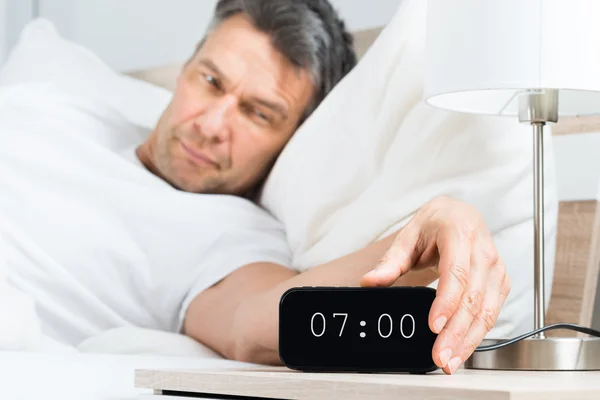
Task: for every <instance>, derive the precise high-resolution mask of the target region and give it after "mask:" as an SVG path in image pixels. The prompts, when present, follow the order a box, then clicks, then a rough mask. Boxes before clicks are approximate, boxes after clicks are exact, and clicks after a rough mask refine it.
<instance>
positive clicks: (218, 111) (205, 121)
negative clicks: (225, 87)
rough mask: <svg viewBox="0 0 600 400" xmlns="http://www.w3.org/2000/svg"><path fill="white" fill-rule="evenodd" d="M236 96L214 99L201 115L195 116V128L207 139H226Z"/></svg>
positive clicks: (221, 140)
mask: <svg viewBox="0 0 600 400" xmlns="http://www.w3.org/2000/svg"><path fill="white" fill-rule="evenodd" d="M236 103H237V101H236V98H235V97H234V96H232V95H226V96H222V97H221V98H219V99H216V100H214V101H213V102H211V104H210V105H209V106H208V108H207V109H206V110H205V112H203V113H202V114H201V115H199V116H198V118H196V128H197V129H198V130H199V131H200V132H201V133H202V134H203V135H204V136H205V137H206V138H208V139H212V140H215V141H219V142H223V141H226V140H228V138H229V134H230V123H231V115H232V111H233V109H234V108H235V107H236Z"/></svg>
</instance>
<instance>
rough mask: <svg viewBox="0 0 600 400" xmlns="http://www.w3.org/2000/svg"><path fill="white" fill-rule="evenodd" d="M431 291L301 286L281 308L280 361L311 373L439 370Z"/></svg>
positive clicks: (287, 296)
mask: <svg viewBox="0 0 600 400" xmlns="http://www.w3.org/2000/svg"><path fill="white" fill-rule="evenodd" d="M435 296H436V290H435V289H431V288H427V287H389V288H351V287H299V288H292V289H289V290H288V291H286V292H285V293H284V294H283V296H282V297H281V302H280V304H279V357H280V359H281V361H282V362H283V364H284V365H286V366H287V367H288V368H290V369H294V370H299V371H310V372H344V371H345V372H408V373H427V372H432V371H434V370H436V369H437V368H438V367H437V366H436V365H435V363H434V361H433V357H432V350H433V344H434V342H435V340H436V338H437V334H435V333H433V332H432V331H431V329H430V328H429V324H428V318H429V311H430V309H431V305H432V303H433V300H434V299H435Z"/></svg>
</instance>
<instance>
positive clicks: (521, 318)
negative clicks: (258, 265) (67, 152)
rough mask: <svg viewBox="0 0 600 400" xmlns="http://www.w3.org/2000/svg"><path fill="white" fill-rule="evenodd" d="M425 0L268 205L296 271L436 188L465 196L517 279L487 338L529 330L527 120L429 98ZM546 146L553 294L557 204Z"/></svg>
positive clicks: (413, 206) (375, 235) (285, 170)
mask: <svg viewBox="0 0 600 400" xmlns="http://www.w3.org/2000/svg"><path fill="white" fill-rule="evenodd" d="M426 7H427V2H426V1H423V0H405V1H403V2H402V3H401V5H400V7H399V8H398V11H397V13H396V15H395V16H394V18H393V20H392V22H391V23H390V24H389V26H387V27H386V29H384V31H383V32H382V33H381V35H380V36H379V38H378V39H377V41H376V42H375V43H374V44H373V46H372V47H371V49H370V50H369V51H368V52H367V53H366V55H365V56H364V58H363V59H362V60H361V61H360V63H359V65H358V66H357V67H356V68H355V69H354V70H353V71H352V72H351V73H350V74H349V75H348V76H347V77H346V78H345V79H344V80H343V81H342V82H341V83H340V84H339V85H338V86H337V87H336V88H335V89H334V91H333V92H332V93H331V94H330V95H329V96H328V97H327V99H326V100H325V101H324V102H323V103H322V105H321V106H320V107H319V108H318V109H317V110H316V112H315V113H314V114H313V115H312V116H311V117H310V118H309V119H308V121H306V122H305V124H304V125H303V126H302V127H301V128H300V129H299V131H298V132H297V133H296V135H295V136H294V137H293V139H292V141H291V142H290V144H289V145H288V146H287V147H286V149H285V150H284V152H283V153H282V154H281V156H280V157H279V159H278V161H277V163H276V165H275V167H274V169H273V171H272V173H271V174H270V176H269V179H268V180H267V182H266V184H265V187H264V189H263V193H262V197H261V204H263V205H264V206H265V207H266V208H267V209H268V210H270V211H271V212H272V213H273V214H274V215H275V216H276V217H277V218H278V219H280V220H281V221H282V222H283V223H284V224H285V227H286V229H287V233H288V238H289V242H290V244H291V246H292V250H293V253H294V264H295V267H296V268H298V269H300V270H305V269H308V268H310V267H312V266H315V265H318V264H321V263H325V262H327V261H329V260H331V259H334V258H337V257H340V256H342V255H344V254H347V253H350V252H353V251H356V250H358V249H360V248H362V247H364V246H366V245H368V244H369V243H372V242H373V241H376V240H377V239H379V238H381V237H383V236H385V235H387V234H389V233H391V232H393V231H395V230H397V229H398V228H400V227H401V226H402V225H403V224H404V223H406V221H407V220H408V219H409V218H410V217H411V216H412V215H413V213H414V212H415V211H416V210H417V209H418V208H420V207H421V206H423V205H424V204H425V203H426V202H427V201H429V200H431V199H433V198H434V197H436V196H440V195H448V196H452V197H455V198H458V199H462V200H464V201H466V202H468V203H470V204H472V205H474V206H476V207H477V208H478V209H479V210H480V211H481V212H482V213H483V215H484V217H485V219H486V222H487V224H488V226H489V228H490V230H491V231H492V233H493V235H494V240H495V243H496V246H497V248H498V250H499V252H500V255H501V257H502V258H503V260H504V261H505V263H506V265H507V268H508V273H509V275H510V277H511V278H512V281H513V290H512V292H511V295H510V297H509V299H508V300H507V303H506V306H505V308H504V310H503V312H502V314H501V317H500V319H499V321H498V324H497V326H496V329H495V330H494V331H492V332H491V333H490V335H491V336H497V337H498V336H506V335H512V334H515V333H517V332H523V331H524V330H527V329H530V328H532V327H533V314H532V312H533V308H532V307H533V204H532V201H533V200H532V198H533V197H532V196H533V181H532V179H533V178H532V152H533V150H532V132H531V128H529V127H527V126H524V125H520V124H519V123H518V121H517V119H516V118H514V119H512V118H500V117H487V116H474V115H467V114H459V113H451V112H447V111H442V110H438V109H434V108H432V107H429V106H427V105H426V104H425V103H424V102H423V101H422V94H423V71H424V66H425V62H424V49H425V24H426ZM546 144H547V148H546V153H545V154H546V161H547V164H546V165H547V166H548V169H547V171H546V174H545V177H546V185H547V186H546V189H547V192H546V207H547V208H546V216H545V225H546V240H547V247H546V251H547V252H546V262H547V265H548V267H549V270H548V273H547V275H546V278H547V285H548V286H547V292H546V293H547V295H548V298H549V295H550V286H549V285H550V283H551V281H552V277H553V269H552V267H553V265H554V249H555V247H554V242H555V236H556V224H557V209H558V207H557V197H556V184H555V176H554V166H553V163H554V161H553V152H552V148H551V140H547V141H546ZM433 286H435V285H433Z"/></svg>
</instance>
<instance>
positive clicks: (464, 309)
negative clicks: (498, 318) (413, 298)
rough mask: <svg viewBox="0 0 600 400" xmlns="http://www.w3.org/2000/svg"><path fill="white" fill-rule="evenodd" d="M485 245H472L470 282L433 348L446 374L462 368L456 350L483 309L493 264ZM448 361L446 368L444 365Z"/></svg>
mask: <svg viewBox="0 0 600 400" xmlns="http://www.w3.org/2000/svg"><path fill="white" fill-rule="evenodd" d="M486 244H487V243H483V242H482V240H481V239H479V240H477V242H475V243H473V249H472V250H473V254H472V255H471V268H470V272H469V277H468V282H469V283H468V285H467V287H466V290H465V291H464V292H463V294H462V296H461V298H460V301H459V304H458V308H457V310H456V312H455V313H454V314H453V315H452V317H451V318H450V320H449V321H448V324H447V325H446V326H445V327H444V329H443V331H442V332H441V333H440V335H439V336H438V338H437V340H436V342H435V345H434V347H433V353H434V354H438V355H439V357H440V365H439V366H441V367H443V368H444V371H445V372H446V373H453V372H454V371H455V370H456V368H457V365H461V364H462V362H463V361H464V360H462V359H460V358H458V359H457V357H458V354H457V349H458V347H459V346H460V345H461V344H462V343H463V341H464V339H465V337H466V335H467V332H468V331H469V328H470V327H471V324H472V323H473V320H474V319H475V317H476V316H478V315H479V313H480V310H481V304H482V303H483V297H484V292H485V287H486V282H487V280H488V274H489V267H490V261H489V259H488V258H487V256H486V255H485V254H484V253H483V251H482V249H483V248H484V246H486ZM442 356H443V359H442ZM448 356H450V358H448ZM445 361H446V362H447V363H446V365H444V362H445Z"/></svg>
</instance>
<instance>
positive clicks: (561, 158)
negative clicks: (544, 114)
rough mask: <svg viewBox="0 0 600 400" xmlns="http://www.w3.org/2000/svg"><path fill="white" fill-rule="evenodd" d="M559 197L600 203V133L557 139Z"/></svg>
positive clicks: (564, 136) (562, 136) (555, 138)
mask: <svg viewBox="0 0 600 400" xmlns="http://www.w3.org/2000/svg"><path fill="white" fill-rule="evenodd" d="M554 153H555V157H556V177H557V181H558V182H557V185H558V198H559V199H560V200H564V201H571V200H594V199H598V200H600V133H582V134H569V135H559V136H555V137H554Z"/></svg>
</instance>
